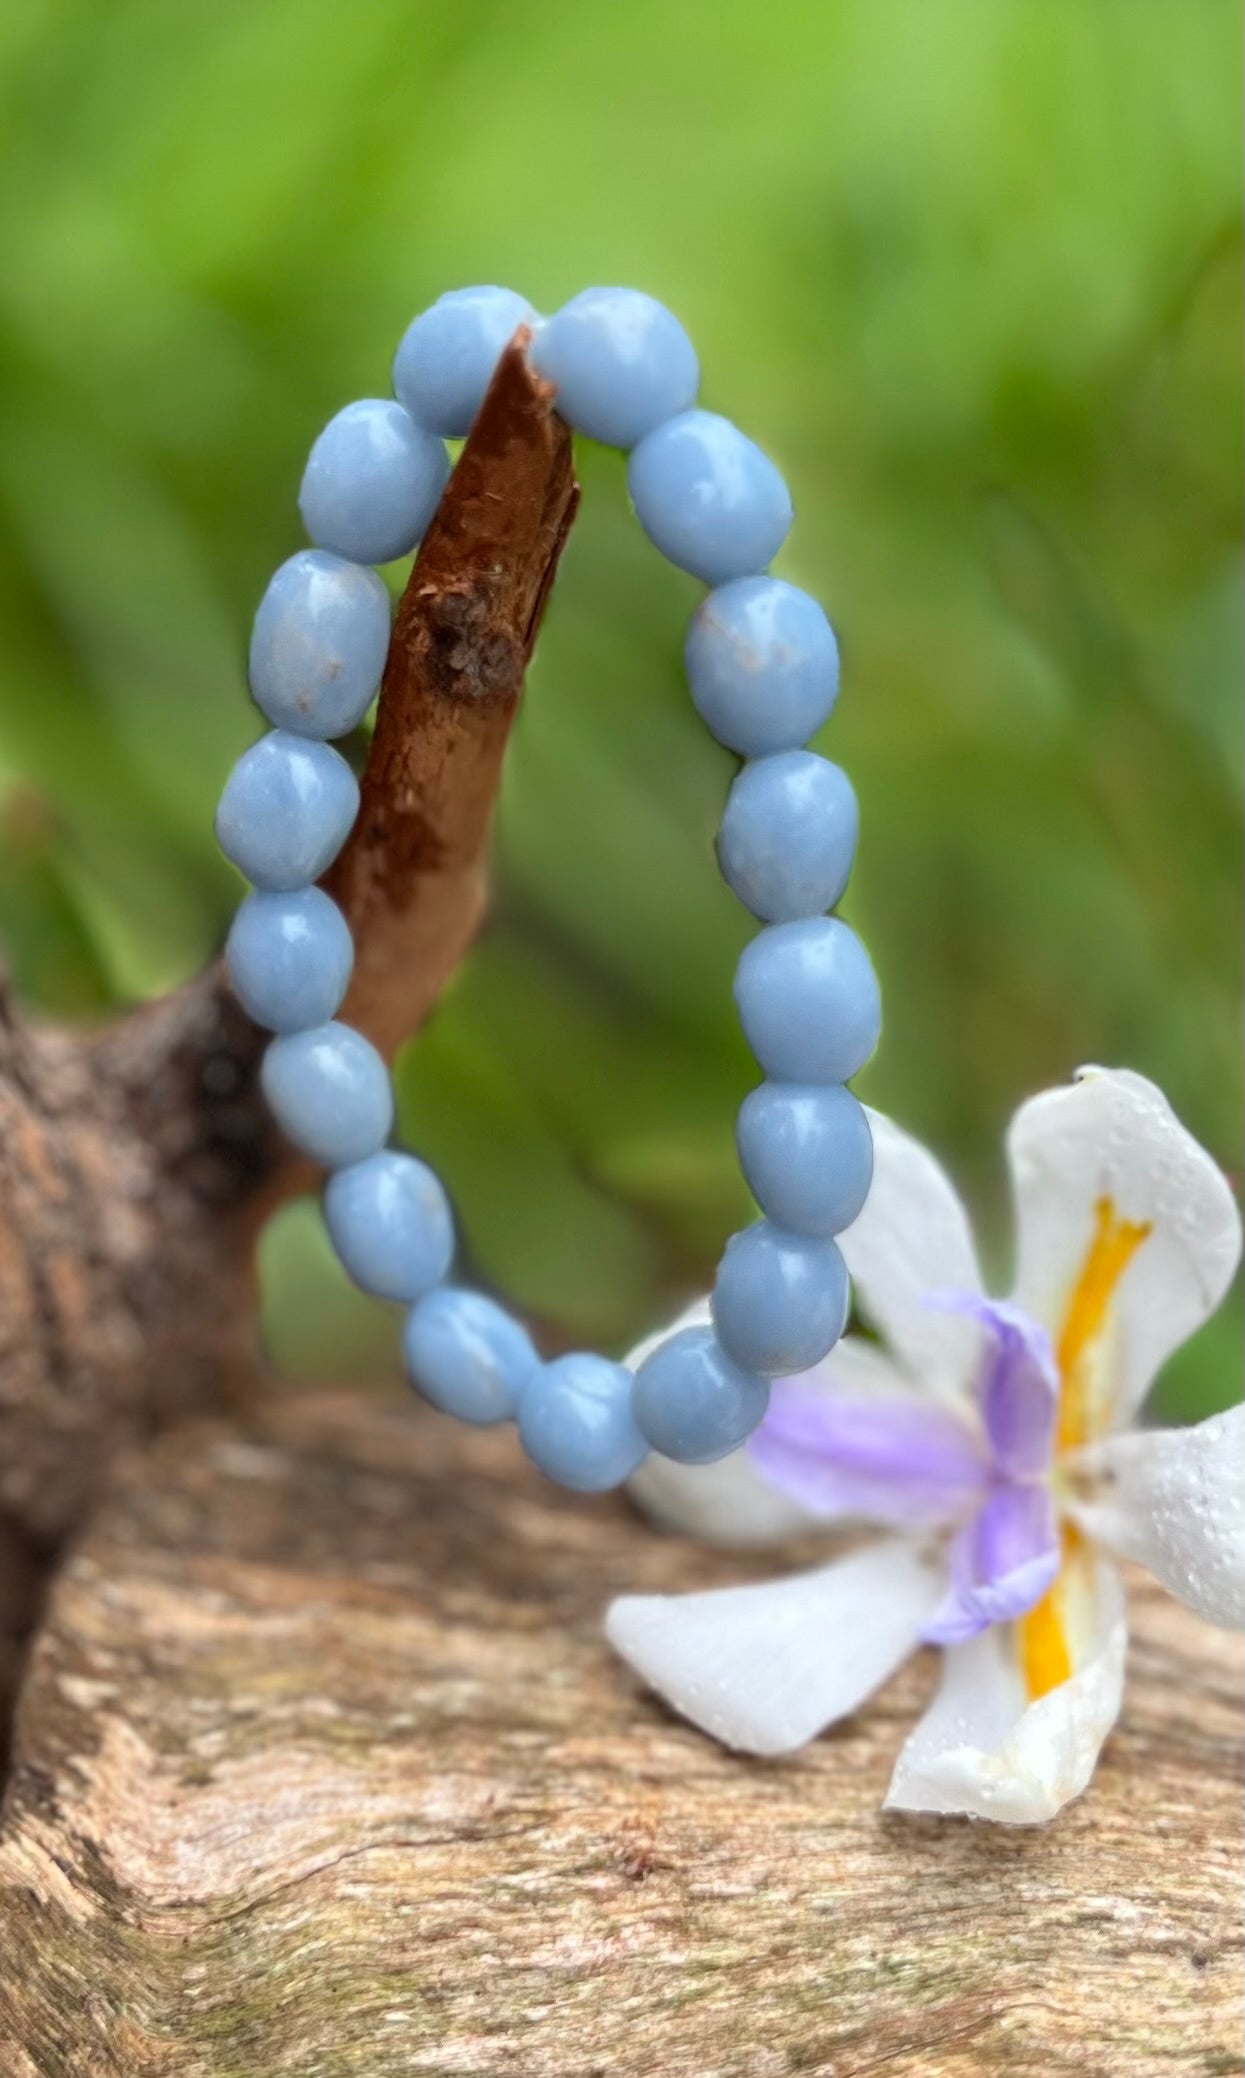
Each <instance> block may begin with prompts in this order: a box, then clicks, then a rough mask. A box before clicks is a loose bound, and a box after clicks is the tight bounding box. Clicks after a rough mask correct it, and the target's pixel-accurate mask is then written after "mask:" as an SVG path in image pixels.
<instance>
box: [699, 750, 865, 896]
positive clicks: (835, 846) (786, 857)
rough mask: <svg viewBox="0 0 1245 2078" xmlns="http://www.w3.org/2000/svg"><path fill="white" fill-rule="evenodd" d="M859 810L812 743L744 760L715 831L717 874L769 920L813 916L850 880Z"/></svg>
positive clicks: (847, 785) (843, 777) (841, 775)
mask: <svg viewBox="0 0 1245 2078" xmlns="http://www.w3.org/2000/svg"><path fill="white" fill-rule="evenodd" d="M859 826H860V812H859V810H858V808H857V806H856V795H855V792H854V791H853V788H852V783H851V781H850V779H849V778H848V776H847V774H846V772H843V771H842V770H841V769H840V768H839V766H838V765H832V764H831V763H830V761H829V759H827V758H819V757H816V756H815V755H814V753H813V752H812V751H811V750H788V751H783V752H780V754H779V755H778V756H777V757H772V758H757V759H756V760H755V761H754V762H753V763H752V764H750V765H745V766H744V769H743V771H742V772H741V773H740V775H739V777H738V779H737V780H736V781H735V784H734V786H733V787H732V788H731V791H730V797H729V799H728V801H727V803H726V812H725V814H724V815H723V817H722V828H721V831H720V832H719V835H718V863H719V865H720V866H721V868H722V877H723V879H724V880H725V881H726V882H727V884H728V886H729V887H731V888H733V889H734V891H735V893H736V894H737V895H738V897H739V899H740V901H741V902H743V903H745V904H746V905H747V907H748V908H749V909H750V910H751V911H752V913H753V915H754V916H760V917H764V918H765V920H766V922H767V923H787V922H789V921H791V920H792V919H794V918H797V917H804V916H818V915H820V913H821V911H822V910H823V909H833V907H834V905H835V903H836V902H837V901H838V900H839V897H840V896H841V895H842V893H843V890H844V888H845V887H846V886H847V881H848V875H849V874H850V873H851V870H852V858H853V855H854V853H855V850H856V835H857V831H858V829H859Z"/></svg>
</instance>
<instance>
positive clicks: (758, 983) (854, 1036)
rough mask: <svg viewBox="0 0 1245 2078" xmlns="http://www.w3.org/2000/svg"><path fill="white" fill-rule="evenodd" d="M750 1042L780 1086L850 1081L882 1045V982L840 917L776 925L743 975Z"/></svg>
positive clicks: (748, 957)
mask: <svg viewBox="0 0 1245 2078" xmlns="http://www.w3.org/2000/svg"><path fill="white" fill-rule="evenodd" d="M735 1003H736V1007H737V1008H738V1011H739V1017H740V1022H741V1023H742V1025H743V1028H744V1036H745V1038H746V1039H747V1041H748V1044H749V1046H750V1047H751V1048H752V1051H753V1053H754V1054H755V1055H756V1057H757V1059H758V1061H759V1062H760V1064H761V1066H762V1068H763V1069H764V1071H765V1073H766V1074H767V1075H768V1076H770V1077H771V1078H772V1080H773V1081H775V1082H846V1081H848V1079H849V1078H850V1077H851V1076H853V1075H854V1074H855V1073H856V1070H857V1069H858V1068H863V1067H864V1064H865V1062H866V1061H867V1060H868V1058H869V1056H870V1054H871V1053H872V1052H873V1049H874V1047H875V1046H876V1045H877V1043H878V1033H879V1031H880V1029H881V1024H882V1005H881V1000H880V998H879V995H878V984H877V976H876V975H875V974H874V971H873V967H872V965H871V963H870V960H869V955H868V953H867V952H866V951H865V949H864V946H863V945H862V944H861V942H860V940H859V938H858V937H857V936H856V934H855V932H854V931H850V930H849V929H848V927H847V925H846V924H845V923H840V921H839V919H838V918H837V917H833V916H818V917H810V918H809V919H808V920H807V921H805V922H803V923H797V924H770V926H769V927H768V929H767V930H764V931H758V933H757V935H756V937H755V938H754V939H753V940H752V942H751V944H749V945H745V947H744V949H743V952H742V954H741V955H740V960H739V965H738V967H737V968H736V970H735Z"/></svg>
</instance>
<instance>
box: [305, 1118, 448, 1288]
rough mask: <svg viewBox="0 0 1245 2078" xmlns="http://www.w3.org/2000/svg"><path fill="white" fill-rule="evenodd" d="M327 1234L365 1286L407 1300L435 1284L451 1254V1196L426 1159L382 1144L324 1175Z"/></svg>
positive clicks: (343, 1260) (346, 1264)
mask: <svg viewBox="0 0 1245 2078" xmlns="http://www.w3.org/2000/svg"><path fill="white" fill-rule="evenodd" d="M324 1217H325V1221H326V1223H327V1225H328V1230H329V1237H330V1239H331V1241H332V1243H333V1246H334V1248H335V1249H336V1251H337V1254H338V1257H339V1259H340V1261H341V1262H342V1264H343V1265H344V1267H345V1269H346V1270H347V1271H348V1272H349V1274H350V1276H351V1277H353V1279H354V1281H355V1283H356V1284H357V1285H359V1286H360V1288H361V1289H362V1290H363V1291H365V1292H373V1293H374V1294H375V1295H376V1297H377V1298H378V1299H401V1300H402V1301H404V1302H405V1303H406V1304H407V1305H411V1304H413V1303H414V1301H415V1300H416V1299H421V1298H422V1297H423V1295H424V1293H425V1292H429V1291H431V1290H432V1287H433V1285H434V1284H439V1283H440V1282H441V1279H442V1278H443V1277H444V1276H445V1273H446V1271H447V1270H448V1269H449V1267H450V1264H451V1262H452V1261H453V1259H454V1217H453V1214H452V1213H451V1211H450V1205H449V1199H448V1198H447V1197H446V1195H445V1192H444V1191H443V1190H442V1188H441V1185H440V1183H439V1182H438V1181H437V1178H436V1177H435V1176H434V1175H433V1173H432V1170H431V1169H430V1168H429V1167H428V1165H427V1163H426V1162H420V1161H416V1159H415V1157H414V1155H410V1154H397V1153H395V1152H394V1151H393V1150H392V1149H389V1148H385V1149H382V1151H381V1153H380V1154H374V1155H369V1156H368V1158H367V1160H366V1161H363V1162H353V1163H352V1164H351V1166H350V1167H349V1168H348V1169H338V1170H337V1172H336V1174H335V1175H333V1176H330V1178H329V1180H328V1183H327V1185H326V1186H325V1191H324Z"/></svg>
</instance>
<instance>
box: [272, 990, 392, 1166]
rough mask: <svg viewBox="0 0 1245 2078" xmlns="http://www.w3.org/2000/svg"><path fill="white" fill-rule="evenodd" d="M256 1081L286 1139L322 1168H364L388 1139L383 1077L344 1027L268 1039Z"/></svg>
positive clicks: (367, 1047)
mask: <svg viewBox="0 0 1245 2078" xmlns="http://www.w3.org/2000/svg"><path fill="white" fill-rule="evenodd" d="M259 1079H260V1082H261V1084H262V1086H263V1091H264V1095H265V1096H266V1097H267V1099H268V1103H269V1105H270V1106H271V1109H272V1112H273V1116H274V1117H275V1119H276V1121H277V1124H278V1125H279V1126H280V1128H281V1130H282V1132H283V1133H284V1134H285V1136H286V1139H287V1140H292V1141H293V1143H294V1145H295V1147H298V1148H301V1149H302V1152H303V1153H304V1154H306V1155H310V1157H311V1159H312V1161H313V1162H318V1163H319V1164H320V1167H321V1168H322V1169H344V1168H345V1167H346V1165H347V1163H348V1162H363V1161H366V1160H367V1157H368V1156H369V1155H370V1154H375V1153H376V1152H377V1150H378V1148H381V1147H383V1146H384V1144H385V1141H386V1140H387V1139H388V1137H389V1132H390V1128H391V1127H392V1125H393V1090H392V1089H391V1087H390V1083H389V1071H388V1069H387V1068H386V1067H385V1064H384V1062H383V1061H382V1059H381V1057H380V1055H379V1054H378V1053H377V1051H376V1048H375V1047H374V1046H373V1045H371V1043H370V1042H369V1041H368V1040H366V1039H365V1038H364V1037H363V1034H362V1033H361V1032H356V1031H353V1030H352V1029H351V1027H350V1026H349V1025H339V1024H335V1023H334V1024H326V1025H317V1026H316V1027H315V1029H314V1030H313V1031H310V1032H292V1033H290V1034H289V1035H288V1037H286V1038H282V1039H274V1040H273V1042H272V1044H271V1045H270V1046H269V1048H268V1051H267V1052H266V1053H265V1055H264V1058H263V1061H262V1063H261V1065H260V1071H259Z"/></svg>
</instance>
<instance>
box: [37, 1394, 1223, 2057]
mask: <svg viewBox="0 0 1245 2078" xmlns="http://www.w3.org/2000/svg"><path fill="white" fill-rule="evenodd" d="M759 1568H760V1562H759V1561H758V1560H757V1559H756V1558H755V1557H753V1558H751V1559H748V1560H734V1559H726V1558H724V1557H722V1556H720V1555H715V1554H713V1553H709V1552H705V1551H703V1550H698V1549H696V1548H695V1547H693V1546H691V1545H688V1544H684V1543H682V1542H679V1541H677V1540H674V1539H669V1538H663V1537H660V1536H658V1535H656V1534H654V1533H653V1532H652V1531H651V1530H649V1529H647V1528H646V1527H644V1526H642V1525H639V1524H637V1523H636V1522H635V1521H634V1520H633V1519H632V1518H631V1517H630V1515H629V1514H628V1512H627V1509H626V1507H625V1504H623V1503H622V1502H621V1501H609V1502H584V1501H579V1500H575V1499H572V1498H570V1497H569V1496H565V1495H558V1494H556V1493H555V1492H553V1490H552V1489H550V1488H549V1487H548V1486H546V1485H545V1484H543V1483H542V1482H541V1481H540V1480H539V1478H538V1477H537V1475H536V1474H535V1473H533V1472H532V1471H530V1469H524V1468H523V1467H522V1466H521V1465H520V1464H519V1461H518V1451H517V1446H516V1444H515V1441H514V1438H513V1435H512V1434H510V1433H509V1432H504V1433H498V1432H494V1433H490V1434H478V1433H471V1432H467V1431H464V1430H462V1429H461V1428H458V1427H456V1426H454V1425H451V1424H449V1423H446V1422H443V1421H441V1420H440V1419H439V1418H438V1417H436V1416H433V1415H431V1414H430V1413H428V1412H426V1411H423V1412H420V1411H415V1410H412V1411H411V1412H409V1413H408V1412H407V1411H406V1410H405V1409H395V1410H392V1411H390V1410H385V1409H376V1408H372V1407H368V1406H367V1405H365V1404H361V1403H360V1402H359V1401H358V1400H354V1401H351V1402H342V1401H338V1402H336V1403H328V1402H322V1403H310V1404H309V1403H305V1402H304V1403H301V1404H293V1405H288V1406H286V1407H283V1408H278V1409H275V1410H274V1411H272V1412H271V1413H270V1414H268V1415H267V1416H266V1417H265V1418H264V1419H263V1421H262V1422H260V1423H257V1424H256V1425H255V1426H253V1427H252V1428H251V1429H250V1430H249V1431H248V1432H246V1433H242V1432H240V1431H238V1430H236V1429H230V1428H229V1427H227V1426H226V1425H224V1424H221V1423H217V1424H215V1425H203V1424H200V1425H196V1426H195V1427H193V1428H190V1429H186V1430H183V1431H181V1432H180V1433H178V1434H175V1435H171V1436H169V1437H166V1438H165V1439H164V1440H163V1441H161V1442H159V1443H158V1444H156V1445H155V1446H154V1447H153V1448H151V1449H149V1450H148V1451H147V1452H145V1453H144V1454H142V1455H140V1456H138V1457H136V1458H135V1459H134V1460H133V1461H131V1462H130V1463H129V1464H128V1465H127V1467H126V1468H125V1470H124V1475H123V1477H122V1478H121V1479H120V1481H119V1482H118V1485H117V1489H116V1492H115V1494H114V1497H113V1498H112V1499H111V1501H110V1502H109V1503H108V1504H107V1505H106V1507H105V1508H104V1509H103V1511H102V1512H101V1514H100V1516H99V1517H98V1518H97V1520H96V1522H95V1524H94V1527H93V1528H92V1530H91V1532H90V1534H89V1536H88V1538H87V1540H86V1542H85V1543H84V1544H83V1545H82V1547H81V1549H80V1550H79V1551H78V1553H77V1555H76V1557H75V1558H74V1559H73V1560H72V1561H71V1563H70V1565H69V1566H68V1568H67V1569H66V1571H65V1572H64V1574H63V1575H62V1577H61V1580H60V1582H59V1584H58V1586H57V1589H56V1592H55V1596H54V1600H53V1603H52V1607H51V1611H50V1615H49V1620H48V1623H47V1625H46V1628H45V1630H44V1632H43V1634H42V1636H41V1638H40V1641H39V1644H38V1647H37V1650H36V1652H35V1655H34V1659H33V1663H32V1667H31V1671H30V1675H29V1679H28V1682H27V1686H26V1690H25V1695H24V1700H23V1704H22V1708H21V1713H20V1718H19V1724H18V1742H17V1754H16V1765H15V1771H14V1777H13V1784H12V1790H11V1794H10V1800H9V1806H8V1813H7V1826H6V1831H5V1838H4V1843H3V1845H2V1846H0V1899H2V1900H3V1906H2V1909H3V1914H4V1922H3V1923H4V1942H3V1960H2V1962H0V2070H3V2072H4V2073H5V2078H244V2074H245V2078H260V2074H263V2078H355V2074H358V2078H399V2074H401V2078H408V2074H411V2073H425V2074H429V2078H441V2074H445V2078H449V2074H451V2073H454V2074H458V2078H509V2074H512V2073H522V2078H587V2074H590V2073H591V2074H596V2078H620V2074H621V2078H648V2074H649V2073H653V2072H661V2073H663V2074H664V2078H796V2074H805V2078H810V2074H812V2078H816V2074H825V2078H866V2074H868V2078H876V2074H880V2073H888V2074H892V2078H969V2074H974V2073H992V2072H1000V2073H1007V2074H1008V2078H1065V2074H1066V2078H1071V2074H1076V2078H1180V2074H1188V2078H1216V2074H1219V2078H1228V2074H1230V2073H1235V2072H1237V2071H1238V2070H1239V2068H1240V2041H1239V2030H1240V2017H1239V2009H1240V1996H1241V1988H1242V1980H1241V1959H1240V1942H1239V1931H1240V1930H1239V1916H1240V1915H1239V1902H1240V1901H1239V1864H1240V1844H1241V1808H1240V1783H1239V1776H1240V1722H1239V1717H1240V1712H1239V1701H1240V1671H1241V1651H1240V1644H1239V1641H1237V1640H1233V1639H1229V1638H1227V1637H1226V1636H1225V1635H1224V1634H1222V1633H1218V1632H1212V1631H1210V1630H1208V1629H1207V1628H1206V1627H1204V1626H1203V1625H1201V1624H1199V1623H1198V1622H1196V1620H1195V1619H1193V1618H1192V1617H1190V1616H1188V1615H1187V1614H1186V1613H1184V1612H1183V1611H1182V1610H1181V1609H1179V1608H1178V1607H1177V1606H1176V1605H1175V1604H1174V1603H1172V1602H1171V1601H1170V1600H1168V1599H1167V1598H1166V1597H1165V1596H1163V1595H1162V1594H1161V1593H1160V1592H1159V1591H1158V1590H1157V1589H1156V1588H1154V1587H1153V1586H1152V1585H1146V1584H1144V1583H1140V1582H1138V1581H1136V1580H1134V1582H1133V1583H1132V1590H1133V1596H1132V1600H1133V1616H1134V1620H1135V1635H1134V1642H1133V1647H1132V1655H1131V1664H1130V1671H1129V1683H1128V1691H1127V1701H1126V1706H1125V1712H1124V1716H1123V1719H1122V1722H1121V1725H1120V1727H1119V1729H1118V1731H1117V1732H1116V1733H1115V1735H1114V1736H1113V1737H1112V1739H1111V1741H1110V1743H1109V1745H1108V1747H1107V1750H1106V1752H1105V1754H1104V1757H1103V1760H1102V1763H1101V1765H1100V1768H1099V1772H1098V1775H1097V1778H1096V1780H1095V1782H1094V1784H1093V1786H1092V1788H1091V1789H1090V1791H1089V1793H1088V1794H1087V1795H1086V1796H1085V1797H1084V1798H1083V1799H1082V1800H1081V1801H1080V1802H1078V1803H1077V1804H1075V1805H1073V1806H1072V1807H1070V1808H1069V1809H1068V1810H1066V1811H1065V1812H1064V1813H1063V1814H1062V1815H1061V1816H1060V1817H1059V1819H1058V1820H1057V1821H1056V1822H1055V1823H1054V1824H1053V1825H1052V1826H1050V1827H1049V1828H1047V1829H1045V1830H1039V1831H1021V1832H1016V1831H1008V1830H1005V1829H998V1828H992V1827H988V1826H975V1825H970V1824H966V1823H963V1822H958V1821H939V1820H932V1819H927V1820H912V1819H905V1818H902V1817H884V1816H882V1815H881V1813H880V1810H879V1805H880V1801H881V1798H882V1795H883V1793H884V1790H885V1786H886V1781H887V1777H888V1773H889V1770H890V1767H891V1764H892V1761H893V1758H894V1755H895V1753H896V1750H897V1748H898V1746H899V1743H900V1740H901V1739H902V1737H903V1736H904V1733H905V1731H906V1729H907V1727H908V1726H909V1724H910V1723H911V1721H912V1718H913V1716H914V1714H915V1712H916V1711H917V1709H918V1708H919V1707H920V1705H921V1701H922V1699H923V1697H924V1696H925V1695H926V1694H927V1693H928V1690H929V1687H930V1683H931V1679H932V1676H933V1671H934V1670H933V1665H932V1662H931V1661H930V1660H929V1659H926V1660H925V1661H923V1662H921V1663H919V1664H915V1665H913V1666H912V1667H911V1668H909V1669H908V1670H907V1671H905V1672H904V1673H902V1674H901V1675H900V1676H899V1677H898V1678H897V1679H896V1680H895V1681H894V1682H893V1683H892V1684H891V1686H890V1687H889V1688H888V1689H887V1690H886V1691H885V1692H884V1694H883V1695H882V1696H881V1697H880V1698H878V1699H877V1700H876V1701H875V1702H873V1703H871V1704H869V1705H868V1706H866V1708H865V1709H864V1710H862V1711H861V1712H860V1713H859V1715H858V1716H856V1717H855V1718H853V1719H851V1720H850V1721H849V1722H848V1723H846V1724H845V1725H843V1726H842V1727H841V1728H839V1729H838V1730H837V1731H836V1732H834V1733H833V1734H831V1735H830V1736H828V1737H827V1738H825V1739H822V1740H820V1741H818V1742H817V1743H816V1744H815V1745H813V1746H812V1747H810V1748H809V1749H808V1750H807V1751H806V1752H805V1753H804V1754H802V1755H800V1756H799V1757H798V1758H796V1759H793V1760H791V1761H788V1762H784V1763H781V1764H778V1763H760V1762H756V1761H749V1760H744V1759H740V1758H738V1757H734V1756H731V1755H729V1754H726V1753H724V1752H722V1751H720V1750H719V1749H718V1748H716V1747H715V1746H713V1745H711V1744H710V1743H709V1742H707V1741H706V1740H704V1739H702V1738H701V1737H700V1735H699V1734H698V1733H696V1732H694V1731H692V1730H691V1729H690V1728H689V1727H687V1726H685V1725H683V1724H681V1723H679V1722H677V1721H675V1720H674V1719H673V1718H671V1717H670V1716H668V1715H667V1714H666V1713H665V1712H664V1711H663V1710H662V1708H661V1707H660V1706H659V1705H658V1704H656V1703H655V1702H654V1700H653V1699H652V1698H651V1697H650V1696H648V1695H647V1694H646V1693H644V1692H642V1691H641V1690H640V1689H639V1688H638V1687H637V1685H636V1683H635V1682H634V1680H633V1679H632V1677H631V1676H630V1674H629V1673H628V1671H627V1670H626V1669H625V1668H624V1667H623V1666H621V1665H620V1664H619V1663H618V1662H617V1661H616V1660H614V1659H613V1658H612V1657H611V1655H610V1654H609V1652H608V1650H607V1648H606V1646H605V1644H604V1642H603V1639H602V1636H601V1631H600V1617H601V1613H602V1610H603V1608H604V1606H605V1604H606V1602H607V1600H608V1599H609V1597H610V1595H611V1594H612V1593H614V1592H616V1591H618V1590H620V1589H623V1588H635V1589H646V1588H659V1587H663V1586H668V1587H690V1586H696V1585H705V1584H708V1583H710V1582H723V1581H726V1580H728V1579H738V1578H744V1577H750V1576H751V1577H755V1575H756V1574H757V1572H758V1571H759Z"/></svg>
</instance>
